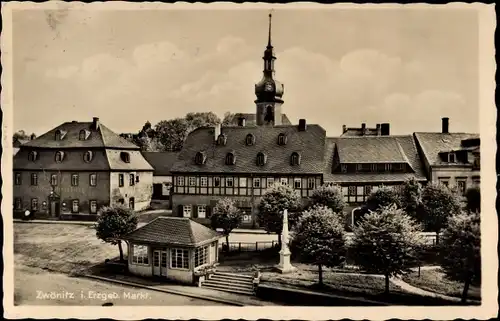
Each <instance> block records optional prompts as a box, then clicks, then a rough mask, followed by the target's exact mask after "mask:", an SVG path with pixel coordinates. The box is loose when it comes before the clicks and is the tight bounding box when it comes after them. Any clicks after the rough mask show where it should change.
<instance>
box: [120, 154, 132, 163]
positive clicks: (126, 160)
mask: <svg viewBox="0 0 500 321" xmlns="http://www.w3.org/2000/svg"><path fill="white" fill-rule="evenodd" d="M120 158H121V160H122V161H123V162H124V163H130V154H129V153H127V152H121V153H120Z"/></svg>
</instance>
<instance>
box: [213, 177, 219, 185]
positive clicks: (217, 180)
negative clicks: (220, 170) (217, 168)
mask: <svg viewBox="0 0 500 321" xmlns="http://www.w3.org/2000/svg"><path fill="white" fill-rule="evenodd" d="M214 186H215V187H219V186H220V177H214Z"/></svg>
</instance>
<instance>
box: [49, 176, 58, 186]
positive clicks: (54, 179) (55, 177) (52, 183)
mask: <svg viewBox="0 0 500 321" xmlns="http://www.w3.org/2000/svg"><path fill="white" fill-rule="evenodd" d="M50 185H52V186H56V185H57V174H52V175H50Z"/></svg>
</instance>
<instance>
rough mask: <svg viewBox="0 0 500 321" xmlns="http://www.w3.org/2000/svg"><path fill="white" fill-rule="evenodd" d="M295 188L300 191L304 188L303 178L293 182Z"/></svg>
mask: <svg viewBox="0 0 500 321" xmlns="http://www.w3.org/2000/svg"><path fill="white" fill-rule="evenodd" d="M293 187H294V188H296V189H300V188H301V187H302V179H301V178H295V179H294V180H293Z"/></svg>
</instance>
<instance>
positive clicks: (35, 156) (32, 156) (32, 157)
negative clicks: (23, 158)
mask: <svg viewBox="0 0 500 321" xmlns="http://www.w3.org/2000/svg"><path fill="white" fill-rule="evenodd" d="M37 159H38V152H35V151H33V152H30V153H29V155H28V160H29V161H30V162H34V161H36V160H37Z"/></svg>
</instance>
